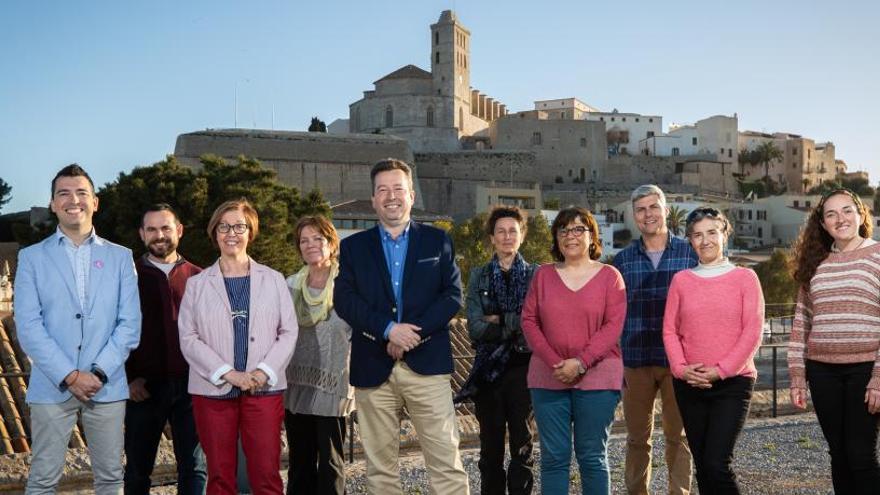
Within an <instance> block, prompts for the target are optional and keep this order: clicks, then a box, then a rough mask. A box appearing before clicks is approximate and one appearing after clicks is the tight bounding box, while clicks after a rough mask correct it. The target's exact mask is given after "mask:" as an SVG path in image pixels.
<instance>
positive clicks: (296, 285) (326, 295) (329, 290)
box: [287, 261, 339, 327]
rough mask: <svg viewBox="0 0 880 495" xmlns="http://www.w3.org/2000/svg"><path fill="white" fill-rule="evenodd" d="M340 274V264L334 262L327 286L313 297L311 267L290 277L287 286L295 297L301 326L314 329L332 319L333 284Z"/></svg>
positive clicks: (304, 268)
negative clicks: (310, 287) (310, 279)
mask: <svg viewBox="0 0 880 495" xmlns="http://www.w3.org/2000/svg"><path fill="white" fill-rule="evenodd" d="M338 274H339V263H337V262H336V261H333V262H332V263H331V264H330V276H329V277H327V284H326V285H324V289H323V290H321V292H320V294H318V295H317V296H313V295H312V293H311V291H309V286H308V283H309V266H308V265H306V266H304V267H302V269H300V271H298V272H296V274H295V275H293V276H292V277H290V278H289V279H288V281H287V285H288V287H289V288H290V295H291V296H292V297H293V306H294V308H295V309H296V320H297V322H298V323H299V325H300V326H304V327H313V326H315V325H317V324H318V323H321V322H322V321H324V320H326V319H327V318H329V317H330V311H332V310H333V283H334V281H335V280H336V275H338Z"/></svg>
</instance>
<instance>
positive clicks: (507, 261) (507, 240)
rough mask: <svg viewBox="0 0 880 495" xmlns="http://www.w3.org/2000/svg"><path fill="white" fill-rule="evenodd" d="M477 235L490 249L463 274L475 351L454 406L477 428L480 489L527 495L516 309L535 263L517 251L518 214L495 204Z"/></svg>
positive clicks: (527, 402) (527, 429) (528, 462)
mask: <svg viewBox="0 0 880 495" xmlns="http://www.w3.org/2000/svg"><path fill="white" fill-rule="evenodd" d="M485 229H486V230H485V232H486V235H487V237H488V240H489V242H490V243H491V244H492V247H493V248H494V250H495V254H494V256H492V260H491V261H490V262H489V263H487V264H485V265H483V266H480V267H477V268H474V269H473V271H471V275H470V279H469V280H468V289H467V318H468V333H469V334H470V337H471V341H472V342H473V346H474V349H476V358H475V359H474V366H473V368H472V369H471V375H470V377H468V380H467V382H466V383H465V385H464V386H463V387H462V390H461V392H460V393H459V395H458V396H457V397H456V401H462V400H465V399H467V398H471V399H472V400H473V402H474V405H475V406H476V411H477V421H479V423H480V462H479V467H480V477H481V487H482V488H481V492H482V493H483V495H486V494H502V495H503V494H504V493H505V488H506V489H507V493H510V494H522V493H531V492H532V486H533V484H534V476H533V474H532V466H533V465H534V460H533V458H532V439H533V437H534V432H533V426H532V425H533V424H534V422H533V419H532V418H533V413H532V401H531V397H530V396H529V390H528V388H527V387H526V373H527V372H528V369H529V358H530V356H531V350H530V349H529V347H528V344H526V340H525V337H523V334H522V328H521V326H520V312H521V311H522V304H523V300H524V299H525V296H526V292H528V289H529V283H530V282H531V280H532V274H533V273H534V270H535V266H534V265H531V264H529V263H527V262H526V261H525V260H524V259H523V257H522V255H520V254H519V247H520V245H521V244H522V241H523V239H524V238H525V235H526V214H525V212H524V211H522V210H521V209H519V208H517V207H515V206H498V207H495V208H494V209H493V210H492V212H491V213H490V214H489V218H488V220H487V221H486V226H485ZM506 431H509V433H510V465H509V466H508V468H507V473H505V471H504V438H505V432H506Z"/></svg>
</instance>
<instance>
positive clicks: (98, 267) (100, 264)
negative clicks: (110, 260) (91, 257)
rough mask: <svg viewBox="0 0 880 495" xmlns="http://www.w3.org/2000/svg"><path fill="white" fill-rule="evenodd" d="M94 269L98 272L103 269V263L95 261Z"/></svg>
mask: <svg viewBox="0 0 880 495" xmlns="http://www.w3.org/2000/svg"><path fill="white" fill-rule="evenodd" d="M95 268H97V269H98V270H100V269H101V268H104V262H103V261H101V260H95Z"/></svg>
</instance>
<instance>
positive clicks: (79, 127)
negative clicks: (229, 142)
mask: <svg viewBox="0 0 880 495" xmlns="http://www.w3.org/2000/svg"><path fill="white" fill-rule="evenodd" d="M811 3H812V4H814V5H815V6H811V5H810V4H811ZM878 5H880V3H878V2H874V1H862V2H833V3H826V2H821V3H820V2H804V1H785V2H764V1H738V2H706V1H705V0H703V1H673V2H656V1H651V2H639V1H631V2H599V1H567V2H562V1H560V2H553V1H546V2H537V1H534V0H529V1H514V0H492V1H490V0H483V1H479V2H477V1H470V2H466V1H464V0H458V1H457V2H455V1H452V0H418V1H403V0H401V1H383V0H374V1H334V0H329V1H323V2H304V1H263V0H261V1H256V2H232V1H225V0H214V1H174V2H171V1H152V2H119V1H81V2H70V1H34V2H31V1H24V0H21V1H16V2H13V1H9V2H2V3H0V149H2V154H0V177H2V178H3V179H5V180H6V181H7V182H9V183H10V184H11V185H12V187H13V200H12V202H11V203H10V204H8V205H7V206H6V207H5V208H4V209H3V211H4V212H11V211H17V210H21V209H25V208H28V207H30V206H31V205H45V204H46V203H47V201H48V196H49V191H48V189H49V182H50V180H51V178H52V176H53V175H54V173H55V172H56V171H57V170H58V169H59V168H61V167H62V166H63V165H66V164H68V163H70V162H74V161H76V162H79V163H80V164H81V165H83V166H84V167H86V169H87V170H88V171H89V172H90V173H91V174H92V176H93V178H94V179H95V181H96V182H97V183H98V185H99V187H100V185H103V184H104V183H107V182H109V181H112V180H114V179H115V177H116V176H117V175H118V174H119V173H120V172H127V171H129V170H131V169H132V168H133V167H135V166H138V165H149V164H151V163H153V162H155V161H158V160H161V159H162V158H164V156H165V155H166V154H168V153H171V152H172V151H173V150H174V143H175V138H176V137H177V135H178V134H180V133H184V132H190V131H195V130H199V129H204V128H208V127H211V128H222V127H232V126H233V123H234V105H233V95H234V94H235V92H236V88H237V93H238V125H239V127H257V128H270V127H271V126H272V109H273V107H274V114H275V128H276V129H288V130H305V128H306V127H307V126H308V123H309V120H310V118H311V116H313V115H317V116H319V117H320V118H321V119H323V120H324V121H325V122H327V123H328V124H329V123H330V122H331V121H333V120H335V119H336V118H345V117H347V115H348V105H349V103H351V102H353V101H355V100H357V99H359V98H360V97H361V93H362V91H364V90H368V89H372V82H373V81H375V80H376V79H378V78H380V77H381V76H383V75H385V74H387V73H389V72H391V71H393V70H395V69H397V68H399V67H400V66H402V65H405V64H410V63H411V64H416V65H418V66H420V67H423V68H425V69H430V64H429V58H428V57H429V41H430V40H429V27H428V26H429V25H430V24H431V23H433V22H436V20H437V18H438V16H439V15H440V11H441V10H444V9H454V10H455V11H456V13H457V14H458V16H459V19H460V20H461V21H462V22H463V23H464V25H465V26H466V27H467V28H469V29H470V31H471V34H472V38H471V61H470V62H471V64H470V65H471V84H472V85H473V86H474V87H475V88H478V89H480V90H481V91H483V92H484V93H486V94H489V95H490V96H493V97H495V98H497V99H500V100H501V101H502V102H504V103H506V104H507V105H508V107H509V108H510V109H511V110H526V109H530V108H531V107H532V101H533V100H537V99H548V98H560V97H569V96H575V97H578V98H580V99H582V100H584V101H586V102H587V103H589V104H591V105H593V106H596V107H599V108H601V109H603V110H611V109H613V108H617V109H619V110H620V111H628V112H639V113H650V114H659V115H662V116H663V118H664V125H668V124H669V123H672V122H693V121H695V120H698V119H700V118H703V117H707V116H710V115H715V114H727V115H730V114H733V113H734V112H737V113H738V115H739V118H740V120H739V124H740V130H744V129H748V130H758V131H770V132H772V131H785V132H792V133H796V134H802V135H804V136H807V137H811V138H814V139H816V140H817V141H826V140H830V141H833V142H834V143H835V144H836V146H837V155H838V158H842V159H844V160H846V161H847V163H848V164H849V166H850V169H851V170H856V169H862V170H868V171H869V172H871V176H872V182H874V183H876V182H877V180H878V179H880V159H878V154H877V148H878V138H877V135H876V131H877V130H878V129H880V126H878V125H877V120H876V119H877V118H878V117H880V63H878V62H877V61H878V59H880V58H878V56H880V55H878V52H880V36H878V35H877V29H878V28H877V26H878V25H880V6H878Z"/></svg>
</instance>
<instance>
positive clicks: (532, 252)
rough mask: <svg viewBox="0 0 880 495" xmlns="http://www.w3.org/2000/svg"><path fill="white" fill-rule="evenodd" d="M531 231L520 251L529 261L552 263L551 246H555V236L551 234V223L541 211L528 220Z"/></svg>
mask: <svg viewBox="0 0 880 495" xmlns="http://www.w3.org/2000/svg"><path fill="white" fill-rule="evenodd" d="M527 225H528V227H529V231H528V232H527V233H526V238H525V240H523V243H522V246H520V248H519V252H520V253H522V255H523V258H525V260H526V261H528V262H529V263H538V264H543V263H550V262H551V261H553V255H552V254H550V248H551V247H552V246H553V236H551V235H550V224H549V223H547V219H546V218H545V217H544V215H541V214H540V213H539V214H537V215H533V216H530V217H529V219H528V222H527Z"/></svg>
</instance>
